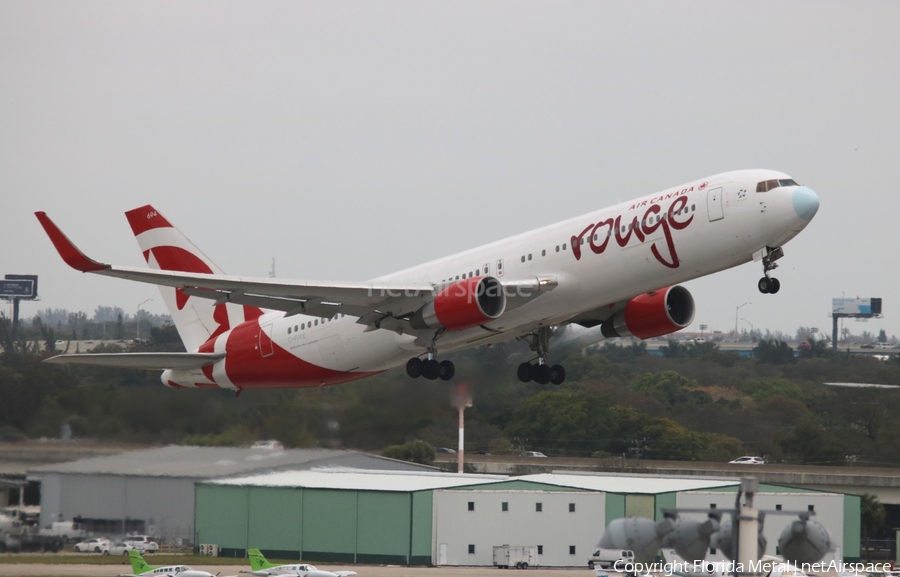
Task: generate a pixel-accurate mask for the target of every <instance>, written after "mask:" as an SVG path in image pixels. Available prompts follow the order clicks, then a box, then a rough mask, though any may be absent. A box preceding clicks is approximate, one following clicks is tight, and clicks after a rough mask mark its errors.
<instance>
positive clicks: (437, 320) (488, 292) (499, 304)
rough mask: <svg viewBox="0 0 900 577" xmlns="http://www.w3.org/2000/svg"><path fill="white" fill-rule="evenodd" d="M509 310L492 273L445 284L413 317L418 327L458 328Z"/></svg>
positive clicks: (413, 323) (414, 324) (452, 329)
mask: <svg viewBox="0 0 900 577" xmlns="http://www.w3.org/2000/svg"><path fill="white" fill-rule="evenodd" d="M504 310H506V293H505V292H504V290H503V285H502V284H500V281H499V280H497V279H496V278H494V277H492V276H478V277H472V278H467V279H463V280H461V281H457V282H455V283H453V284H451V285H450V286H448V287H445V288H444V289H443V290H442V291H440V292H439V293H438V294H437V295H435V297H434V300H432V301H431V302H430V303H428V304H426V305H425V306H423V307H422V308H420V309H419V310H417V311H416V312H415V313H413V316H412V317H411V318H410V319H409V324H410V325H412V327H413V328H414V329H428V328H431V329H438V328H445V329H447V330H449V331H458V330H462V329H468V328H472V327H477V326H478V325H480V324H484V323H486V322H489V321H492V320H494V319H496V318H497V317H499V316H500V315H502V314H503V311H504Z"/></svg>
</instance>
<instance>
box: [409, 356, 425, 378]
mask: <svg viewBox="0 0 900 577" xmlns="http://www.w3.org/2000/svg"><path fill="white" fill-rule="evenodd" d="M422 365H423V363H422V359H420V358H419V357H413V358H411V359H409V360H408V361H406V374H407V375H408V376H410V377H412V378H413V379H417V378H419V377H421V376H422Z"/></svg>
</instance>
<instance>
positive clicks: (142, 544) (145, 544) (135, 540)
mask: <svg viewBox="0 0 900 577" xmlns="http://www.w3.org/2000/svg"><path fill="white" fill-rule="evenodd" d="M125 544H127V545H131V546H132V547H134V548H135V549H137V550H138V551H140V552H141V553H156V552H157V551H159V543H157V542H156V541H154V540H153V539H151V538H150V537H148V536H147V535H129V536H128V537H126V538H125Z"/></svg>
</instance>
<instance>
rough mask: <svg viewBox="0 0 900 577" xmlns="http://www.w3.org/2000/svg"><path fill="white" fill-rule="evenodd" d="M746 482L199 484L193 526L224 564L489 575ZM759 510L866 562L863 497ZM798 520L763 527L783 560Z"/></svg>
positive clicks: (303, 478)
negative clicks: (518, 554)
mask: <svg viewBox="0 0 900 577" xmlns="http://www.w3.org/2000/svg"><path fill="white" fill-rule="evenodd" d="M325 473H327V474H325ZM739 485H740V483H739V481H738V480H736V479H734V478H728V479H710V478H698V477H687V478H678V477H666V476H636V475H616V474H608V473H607V474H569V473H552V474H540V475H526V476H522V477H509V478H504V477H497V476H490V475H456V474H451V473H437V472H429V473H416V472H364V471H346V470H345V471H337V470H332V471H330V472H323V471H319V472H317V471H298V472H296V473H291V474H284V473H281V474H267V475H266V474H264V475H255V476H253V477H244V478H231V479H227V480H221V481H210V482H203V483H199V484H198V485H197V500H196V511H195V525H196V527H197V532H198V536H197V543H207V544H213V545H216V546H217V547H218V548H219V550H220V551H221V552H222V554H225V555H227V556H237V557H241V556H244V555H245V554H246V551H247V549H248V548H258V549H261V550H262V551H263V553H264V554H265V555H266V556H268V557H273V558H278V559H296V560H310V561H316V560H321V561H329V562H339V563H381V564H384V563H387V564H401V565H435V566H491V565H492V564H493V548H494V547H495V546H500V545H509V546H513V547H516V546H518V547H523V546H524V547H533V548H534V552H535V558H534V562H533V565H534V566H543V567H586V565H587V561H588V559H589V558H590V556H591V554H592V553H593V551H594V550H595V548H596V545H597V542H598V541H599V539H600V537H601V536H602V534H603V531H604V530H605V528H606V526H607V524H608V523H609V522H610V521H612V520H613V519H617V518H620V517H626V516H636V517H645V518H648V519H653V520H657V521H658V520H662V519H663V518H664V517H663V512H664V510H666V509H673V508H676V507H681V508H684V507H690V508H704V509H706V508H710V507H711V506H715V507H716V508H718V509H725V508H731V507H733V506H734V501H735V497H736V494H737V490H738V487H739ZM755 503H756V505H757V506H758V507H760V508H763V509H772V510H776V509H779V508H781V509H783V510H784V511H811V510H812V511H815V512H816V513H817V516H816V519H817V520H818V521H819V522H821V523H822V524H823V525H824V526H825V527H826V528H827V529H828V530H829V531H830V533H831V535H832V537H833V538H834V541H835V543H836V544H837V545H838V550H837V551H836V552H835V555H837V556H843V558H844V559H845V560H848V561H851V560H853V561H855V560H858V558H859V549H860V547H859V545H860V507H859V497H858V496H856V495H844V494H838V493H822V492H816V491H809V490H804V489H794V488H791V487H781V486H773V485H761V486H760V489H759V493H758V494H757V496H756V499H755ZM323 517H326V518H327V519H328V523H327V528H323V525H322V519H323ZM794 518H796V517H781V516H776V515H770V516H768V517H767V518H766V521H765V525H764V526H765V534H766V536H767V537H768V540H769V547H768V549H767V553H770V554H773V553H776V544H777V538H778V535H779V534H780V532H781V529H782V528H783V527H784V526H785V525H786V524H787V523H788V522H790V521H792V520H793V519H794ZM227 519H246V523H240V524H237V525H235V524H228V523H226V522H225V521H226V520H227ZM273 527H277V528H278V529H277V530H273ZM388 528H389V530H388ZM708 558H709V559H711V560H718V559H720V558H721V554H720V553H719V552H710V555H708ZM831 558H832V556H829V557H828V558H826V559H825V561H828V560H830V559H831Z"/></svg>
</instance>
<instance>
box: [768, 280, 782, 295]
mask: <svg viewBox="0 0 900 577" xmlns="http://www.w3.org/2000/svg"><path fill="white" fill-rule="evenodd" d="M769 284H770V285H772V286H770V287H769V294H770V295H773V294H775V293H777V292H778V291H779V290H780V289H781V283H780V282H778V279H777V278H770V279H769Z"/></svg>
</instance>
